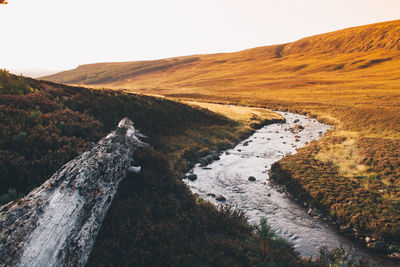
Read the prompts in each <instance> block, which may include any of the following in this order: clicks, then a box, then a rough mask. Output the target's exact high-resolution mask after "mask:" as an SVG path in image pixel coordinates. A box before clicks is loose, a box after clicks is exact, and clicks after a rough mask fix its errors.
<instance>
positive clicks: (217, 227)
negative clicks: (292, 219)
mask: <svg viewBox="0 0 400 267" xmlns="http://www.w3.org/2000/svg"><path fill="white" fill-rule="evenodd" d="M138 155H139V157H140V158H138V159H137V160H138V161H137V162H138V164H140V165H141V166H142V172H141V174H140V175H134V174H132V175H130V176H129V177H127V178H126V179H125V180H124V181H122V183H121V185H120V189H119V194H118V196H117V198H116V199H115V200H114V201H113V203H112V205H111V207H110V209H109V212H108V214H107V217H106V218H105V221H104V223H103V225H102V228H101V230H100V233H99V236H98V238H97V240H96V244H95V246H94V248H93V251H92V254H91V257H90V259H89V262H88V266H314V265H315V266H317V265H316V264H314V263H310V264H311V265H308V262H306V261H302V260H300V259H299V258H298V257H297V256H296V255H295V253H294V252H293V248H292V247H291V246H290V244H288V243H287V242H286V241H284V240H282V239H280V238H277V237H276V236H275V235H274V234H273V232H272V231H271V230H269V231H266V230H265V228H266V227H267V225H266V224H265V222H264V223H263V224H262V226H261V227H262V228H261V229H259V230H258V231H257V232H255V231H254V229H253V227H252V226H250V225H248V224H247V219H246V217H245V216H244V215H243V213H242V212H240V211H237V210H233V209H230V208H228V207H223V208H220V209H219V210H217V209H216V208H215V207H214V206H213V205H212V204H210V203H208V202H203V201H201V200H200V199H198V198H197V197H196V196H194V195H192V194H191V193H190V192H189V191H188V189H187V188H186V187H185V186H184V184H183V183H181V182H180V181H179V180H177V179H174V176H173V173H172V172H171V171H170V170H169V164H168V161H167V160H166V159H165V158H164V157H163V156H162V155H160V154H159V153H157V152H155V151H154V150H147V151H146V150H143V151H140V153H138Z"/></svg>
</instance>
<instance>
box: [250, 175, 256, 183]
mask: <svg viewBox="0 0 400 267" xmlns="http://www.w3.org/2000/svg"><path fill="white" fill-rule="evenodd" d="M248 180H249V181H250V182H255V181H256V177H254V176H249V179H248Z"/></svg>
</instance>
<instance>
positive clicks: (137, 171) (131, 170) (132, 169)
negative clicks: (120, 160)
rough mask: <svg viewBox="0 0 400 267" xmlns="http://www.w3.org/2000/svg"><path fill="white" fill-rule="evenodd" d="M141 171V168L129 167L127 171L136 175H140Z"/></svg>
mask: <svg viewBox="0 0 400 267" xmlns="http://www.w3.org/2000/svg"><path fill="white" fill-rule="evenodd" d="M141 169H142V167H140V166H138V167H135V166H129V168H128V171H129V172H131V173H136V174H137V173H140V171H141Z"/></svg>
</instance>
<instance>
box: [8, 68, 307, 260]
mask: <svg viewBox="0 0 400 267" xmlns="http://www.w3.org/2000/svg"><path fill="white" fill-rule="evenodd" d="M0 75H3V76H2V77H3V80H2V83H1V86H2V87H1V88H2V89H4V90H2V92H1V94H0V118H1V120H0V137H1V138H0V172H1V176H0V186H1V187H0V190H1V201H2V203H5V202H8V201H10V200H13V199H15V198H17V197H22V196H24V195H25V194H26V193H28V192H29V191H30V190H32V189H33V188H34V187H36V186H38V185H40V184H41V183H42V182H43V181H45V180H46V179H47V178H49V176H50V175H51V174H52V173H53V172H54V171H55V170H57V169H58V168H59V167H61V166H62V165H63V164H64V163H66V162H67V161H69V160H70V159H72V158H73V157H75V156H76V155H78V154H79V153H81V152H82V151H84V150H87V149H90V148H91V147H92V146H93V143H92V142H97V141H98V140H99V138H101V137H102V136H104V135H105V134H106V133H107V132H109V131H110V130H111V129H113V128H115V125H116V124H117V123H118V121H119V120H120V119H121V118H122V117H125V116H128V117H130V118H132V119H133V120H134V121H135V126H136V127H137V128H138V129H139V130H140V131H141V132H142V133H143V134H145V135H147V136H148V139H147V140H146V141H147V142H148V143H150V144H152V145H153V148H143V149H142V150H141V151H138V153H137V159H136V160H137V164H139V165H141V166H142V172H141V173H140V174H130V175H128V176H129V177H126V179H125V180H124V181H123V182H122V183H121V185H120V188H119V194H118V196H117V197H116V199H115V200H114V201H113V203H112V205H111V208H110V209H109V212H108V213H107V216H106V218H105V220H104V223H103V225H102V228H101V230H100V233H99V236H98V239H97V241H96V243H95V247H94V249H93V252H92V255H91V257H90V259H89V263H88V265H89V266H132V265H140V266H160V265H174V266H187V265H189V264H190V265H195V266H215V265H222V266H226V265H235V266H238V265H242V266H251V265H253V266H254V265H257V266H293V265H295V266H309V264H312V265H315V264H314V263H311V262H307V261H303V260H301V259H300V258H299V257H298V255H297V254H296V253H295V252H294V249H293V247H292V246H291V245H290V244H289V243H287V242H285V241H284V240H282V239H280V238H277V237H276V236H275V235H274V234H273V233H272V232H271V231H270V232H269V234H268V235H267V236H264V235H263V233H264V232H265V227H266V223H265V222H264V223H263V224H262V227H263V228H260V229H259V231H258V232H257V231H255V230H254V228H253V226H250V225H249V224H248V223H247V218H246V217H245V216H244V215H243V213H242V212H240V211H237V210H233V209H231V208H229V207H223V208H220V209H217V208H215V207H214V206H213V205H211V204H210V203H207V202H203V201H201V200H200V199H198V198H197V197H196V196H194V195H192V194H191V193H190V191H189V190H188V189H187V187H186V186H185V185H184V183H183V182H182V181H180V179H179V178H180V177H179V174H180V172H179V171H178V169H176V168H175V166H174V164H172V161H171V158H170V156H171V155H172V154H173V153H174V151H175V150H176V149H177V148H174V147H173V142H172V143H168V142H167V141H166V143H163V140H168V139H172V140H173V139H174V138H176V136H182V133H184V134H186V135H187V142H189V141H188V140H190V142H191V143H194V144H197V149H194V150H193V151H192V153H194V154H196V153H202V152H201V151H204V150H206V149H212V148H213V147H214V146H218V144H219V143H218V140H219V141H220V142H223V141H224V140H225V138H228V139H229V140H230V141H235V140H237V139H238V138H239V136H236V134H238V133H242V134H248V133H249V132H250V130H251V129H252V128H248V127H247V128H246V127H244V125H242V124H239V123H237V122H234V121H232V120H230V119H227V118H225V117H222V116H221V115H217V114H214V113H211V112H209V111H207V110H203V109H199V108H191V107H189V106H187V105H184V104H181V103H176V102H172V101H170V100H166V99H163V98H154V97H148V96H139V95H134V94H125V93H119V92H113V91H96V90H89V89H85V88H79V87H70V86H64V85H59V84H54V83H49V82H43V81H37V80H33V79H24V78H22V77H15V76H13V75H11V74H9V73H8V72H6V71H2V72H1V74H0ZM4 81H5V82H4ZM21 86H22V87H21ZM10 88H13V89H12V92H13V94H10ZM21 88H22V89H23V88H29V91H26V92H25V91H24V90H22V89H21ZM188 129H190V131H189V130H188ZM207 129H208V130H209V131H208V130H207ZM235 129H236V130H235ZM240 129H241V130H240ZM229 130H231V131H229ZM208 132H209V133H211V135H202V133H204V134H205V133H208ZM222 135H223V136H222ZM201 138H208V140H209V142H207V143H204V142H202V141H201ZM155 148H157V149H160V150H161V152H156V150H155ZM182 156H187V155H183V154H182ZM181 167H182V168H183V166H181ZM312 265H311V266H312Z"/></svg>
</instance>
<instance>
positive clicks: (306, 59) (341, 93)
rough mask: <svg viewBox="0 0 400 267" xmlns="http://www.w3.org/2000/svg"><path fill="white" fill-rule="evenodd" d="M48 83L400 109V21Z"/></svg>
mask: <svg viewBox="0 0 400 267" xmlns="http://www.w3.org/2000/svg"><path fill="white" fill-rule="evenodd" d="M44 79H47V80H51V81H56V82H62V83H69V84H83V85H85V84H86V85H89V84H90V85H91V86H97V87H100V88H102V87H108V88H123V89H128V90H132V91H136V92H141V93H149V94H159V95H169V96H177V97H190V98H197V99H199V98H200V99H208V100H210V99H212V100H216V99H219V100H227V101H238V102H240V103H243V104H257V105H258V104H263V105H265V104H271V103H274V104H277V105H283V106H286V105H290V106H291V107H294V106H296V107H299V108H301V109H303V110H304V109H307V110H309V108H310V107H312V108H313V109H315V108H317V106H323V107H331V106H332V105H333V106H337V107H346V106H351V107H355V106H358V107H368V108H370V107H374V106H379V107H382V108H390V109H392V108H400V89H399V88H400V20H396V21H390V22H384V23H378V24H372V25H366V26H361V27H354V28H349V29H345V30H340V31H336V32H331V33H326V34H321V35H316V36H312V37H307V38H304V39H301V40H299V41H296V42H293V43H289V44H283V45H276V46H267V47H259V48H253V49H248V50H245V51H241V52H236V53H226V54H214V55H197V56H189V57H179V58H170V59H164V60H156V61H141V62H125V63H101V64H91V65H83V66H80V67H78V68H77V69H74V70H71V71H66V72H62V73H59V74H55V75H52V76H47V77H45V78H44ZM332 112H333V110H332V109H330V112H329V113H330V114H331V113H332ZM360 112H361V111H360ZM390 113H393V112H390ZM325 116H326V117H329V116H330V115H328V114H327V113H325ZM333 117H335V118H336V119H342V117H343V116H339V115H335V114H333V115H332V118H333ZM399 124H400V123H399ZM395 130H396V131H397V130H399V129H395ZM392 132H393V131H392Z"/></svg>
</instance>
